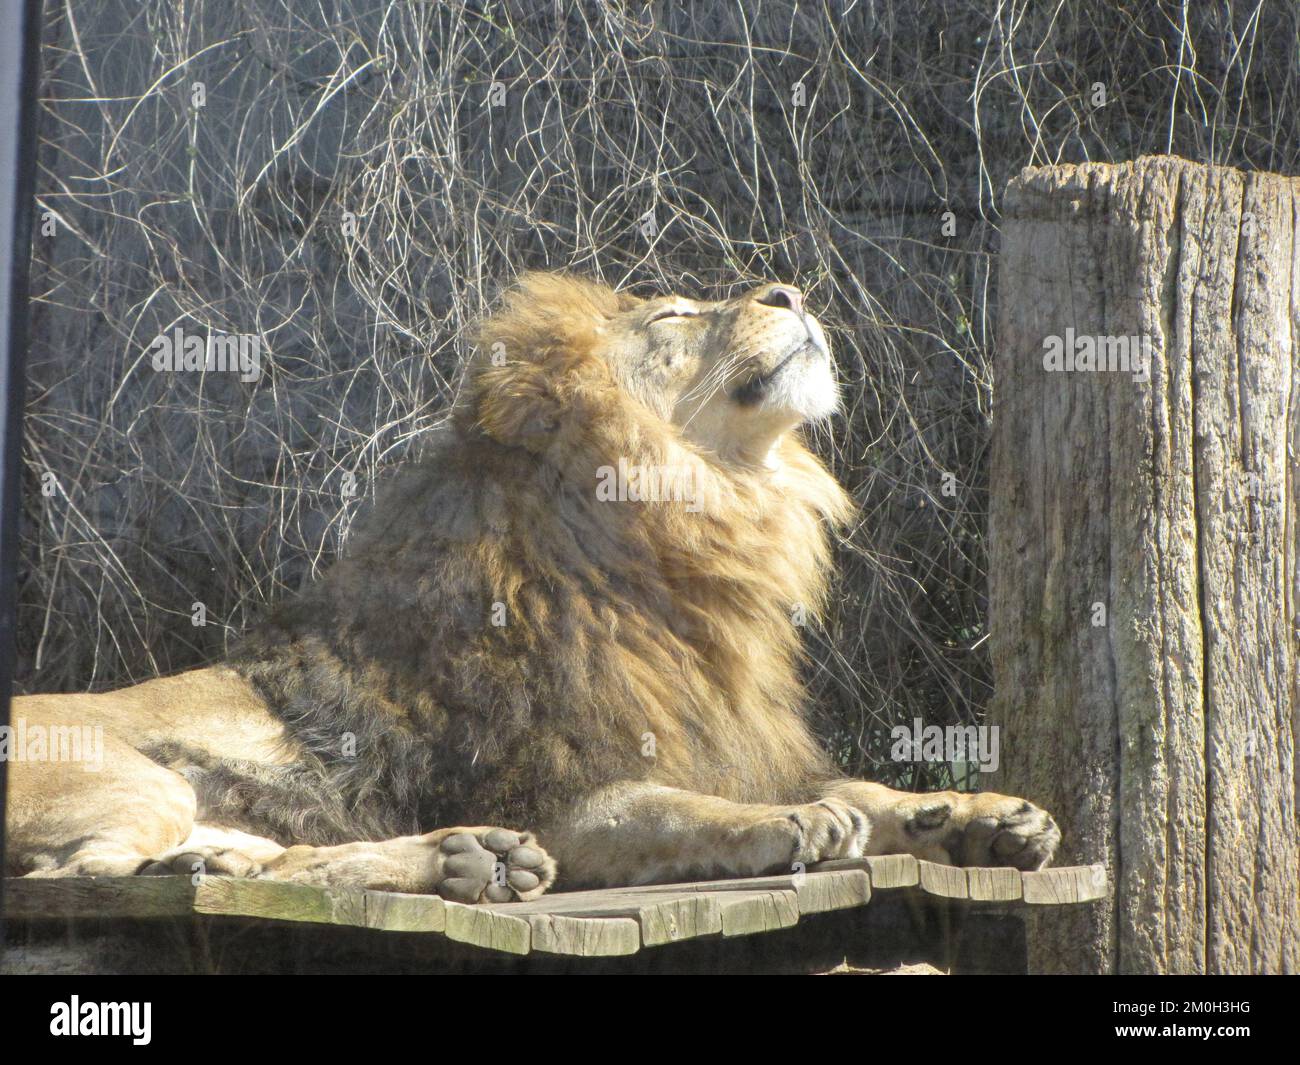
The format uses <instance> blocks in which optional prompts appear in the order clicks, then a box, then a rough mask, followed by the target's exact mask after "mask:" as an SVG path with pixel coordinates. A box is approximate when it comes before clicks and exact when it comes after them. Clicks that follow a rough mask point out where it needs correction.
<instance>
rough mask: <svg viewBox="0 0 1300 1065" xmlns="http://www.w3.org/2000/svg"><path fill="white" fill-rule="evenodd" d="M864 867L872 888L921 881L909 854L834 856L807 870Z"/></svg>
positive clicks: (899, 885) (821, 870)
mask: <svg viewBox="0 0 1300 1065" xmlns="http://www.w3.org/2000/svg"><path fill="white" fill-rule="evenodd" d="M844 869H865V870H866V871H867V873H868V875H870V877H871V886H872V888H873V889H880V888H900V887H915V886H916V885H917V884H919V883H920V882H921V871H920V867H919V866H918V865H917V862H916V859H915V858H913V857H912V856H911V855H910V854H881V855H872V856H871V857H869V858H836V859H834V860H833V861H829V862H818V863H817V864H816V865H814V866H812V867H810V869H809V872H823V871H837V870H844Z"/></svg>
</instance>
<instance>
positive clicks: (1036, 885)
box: [1020, 865, 1108, 906]
mask: <svg viewBox="0 0 1300 1065" xmlns="http://www.w3.org/2000/svg"><path fill="white" fill-rule="evenodd" d="M1020 880H1021V884H1022V886H1023V889H1024V899H1025V902H1027V903H1030V904H1032V905H1037V906H1044V905H1046V906H1056V905H1063V904H1066V903H1071V902H1091V901H1092V900H1094V899H1103V898H1105V897H1106V896H1107V894H1108V884H1107V880H1106V867H1105V866H1104V865H1074V866H1067V867H1065V868H1062V869H1040V870H1039V871H1038V872H1036V873H1021V874H1020Z"/></svg>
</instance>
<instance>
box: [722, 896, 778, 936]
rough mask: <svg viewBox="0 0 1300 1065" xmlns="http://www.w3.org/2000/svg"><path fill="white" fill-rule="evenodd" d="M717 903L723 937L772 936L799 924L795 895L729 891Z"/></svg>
mask: <svg viewBox="0 0 1300 1065" xmlns="http://www.w3.org/2000/svg"><path fill="white" fill-rule="evenodd" d="M706 897H707V896H706ZM717 901H718V912H719V913H720V914H721V916H722V934H723V935H724V936H746V935H752V934H754V933H756V932H773V931H776V930H777V929H778V928H791V927H793V926H794V925H796V924H798V923H799V898H798V896H797V895H796V894H795V893H794V892H793V891H753V892H750V891H728V892H724V893H720V894H719V895H718V896H717Z"/></svg>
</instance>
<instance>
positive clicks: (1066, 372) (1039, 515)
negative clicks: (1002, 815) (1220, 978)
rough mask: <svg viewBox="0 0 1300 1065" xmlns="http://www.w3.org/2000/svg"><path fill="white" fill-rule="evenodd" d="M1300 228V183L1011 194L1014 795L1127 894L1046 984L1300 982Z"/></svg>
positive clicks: (1034, 180)
mask: <svg viewBox="0 0 1300 1065" xmlns="http://www.w3.org/2000/svg"><path fill="white" fill-rule="evenodd" d="M1298 223H1300V179H1296V178H1288V177H1281V176H1278V175H1274V174H1259V173H1242V172H1239V171H1236V170H1231V169H1226V168H1222V167H1212V166H1204V165H1198V164H1194V163H1190V162H1187V161H1185V160H1181V159H1176V158H1171V157H1154V158H1143V159H1139V160H1138V161H1137V162H1136V163H1129V164H1123V165H1119V166H1111V165H1100V164H1086V165H1081V166H1060V167H1046V168H1041V169H1031V170H1026V171H1025V172H1024V173H1022V174H1021V176H1020V177H1019V178H1018V179H1016V180H1015V181H1013V182H1012V183H1011V185H1010V187H1009V188H1008V190H1007V195H1006V199H1005V217H1004V221H1003V247H1002V258H1001V267H1000V295H999V301H1000V325H999V338H998V348H999V350H998V356H997V362H996V396H995V417H994V432H993V466H992V473H991V486H992V499H991V533H990V550H991V556H992V557H991V567H990V593H991V603H990V630H991V645H992V654H993V666H994V673H995V691H996V695H995V699H994V705H993V708H992V711H991V723H993V724H998V725H1001V726H1002V732H1001V744H1002V759H1001V761H1002V772H1001V774H1000V778H999V779H998V780H997V781H996V786H997V787H998V788H999V789H1000V790H1005V791H1010V792H1013V793H1016V794H1023V795H1025V796H1026V797H1028V798H1031V799H1033V800H1035V801H1037V802H1039V803H1041V804H1042V805H1044V806H1046V807H1047V808H1049V809H1050V810H1052V811H1053V812H1054V813H1055V814H1056V816H1057V818H1058V820H1059V821H1060V824H1061V829H1062V832H1063V834H1064V843H1063V853H1062V854H1061V856H1060V857H1059V859H1058V860H1059V861H1061V862H1065V863H1071V864H1074V863H1079V862H1104V863H1105V864H1106V865H1107V866H1108V868H1109V869H1110V871H1111V878H1112V886H1111V891H1112V894H1111V898H1110V899H1109V900H1108V901H1106V902H1102V903H1098V904H1095V905H1092V906H1088V907H1080V908H1079V910H1078V911H1077V912H1074V913H1071V914H1069V915H1066V914H1064V913H1062V912H1059V911H1058V912H1055V913H1054V914H1053V915H1052V918H1051V920H1050V921H1049V920H1044V919H1042V918H1040V919H1038V920H1037V921H1036V922H1035V925H1036V927H1033V928H1031V930H1030V934H1031V942H1030V968H1031V971H1074V972H1080V971H1081V972H1106V971H1114V972H1190V973H1195V972H1214V973H1218V972H1232V973H1241V972H1295V971H1297V970H1300V843H1298V842H1297V841H1298V839H1300V830H1298V826H1297V819H1296V790H1297V777H1296V762H1295V748H1296V735H1297V726H1298V719H1297V707H1300V677H1298V676H1297V669H1298V665H1300V654H1298V653H1297V649H1298V643H1300V639H1298V636H1300V557H1298V550H1297V543H1298V541H1300V228H1298ZM1089 352H1092V354H1093V359H1094V360H1095V361H1094V363H1093V365H1094V366H1095V365H1096V364H1097V362H1099V363H1100V365H1102V366H1105V367H1108V368H1107V369H1096V368H1089V359H1088V355H1089ZM1058 355H1059V359H1058V358H1057V356H1058ZM1144 359H1148V360H1149V371H1148V373H1147V374H1145V375H1144V374H1143V372H1142V363H1143V360H1144ZM1058 367H1059V368H1058ZM1144 376H1145V378H1146V379H1145V380H1144Z"/></svg>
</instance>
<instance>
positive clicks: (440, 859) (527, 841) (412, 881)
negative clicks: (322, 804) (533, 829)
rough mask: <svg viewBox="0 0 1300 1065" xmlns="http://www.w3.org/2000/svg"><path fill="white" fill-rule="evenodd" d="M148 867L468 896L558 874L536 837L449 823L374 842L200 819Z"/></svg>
mask: <svg viewBox="0 0 1300 1065" xmlns="http://www.w3.org/2000/svg"><path fill="white" fill-rule="evenodd" d="M143 872H145V873H147V874H151V875H158V874H167V873H172V874H183V875H191V874H195V873H200V874H208V875H218V876H247V877H255V878H257V879H260V880H281V881H285V882H287V883H291V884H313V885H315V886H317V887H353V888H367V889H370V890H372V891H402V892H409V893H412V894H421V895H428V894H438V895H441V896H442V897H443V898H447V899H451V900H452V901H453V902H471V903H472V902H513V901H515V900H517V899H533V898H536V897H537V896H539V895H541V894H542V893H543V892H544V891H546V889H547V888H549V887H550V886H551V884H552V883H553V882H554V881H555V863H554V862H553V861H552V860H551V858H550V856H549V855H548V854H547V853H546V852H545V851H544V850H542V848H541V847H540V846H538V845H537V843H536V841H535V840H534V839H533V837H532V836H531V835H529V834H528V833H526V832H524V833H520V832H510V831H508V830H506V829H503V828H444V829H439V830H438V831H436V832H428V833H425V834H424V835H422V836H402V837H399V838H397V839H388V840H382V841H379V842H376V843H344V844H340V845H338V846H334V847H310V846H304V845H298V846H293V847H281V846H280V845H279V844H277V843H273V842H272V841H271V840H267V839H262V838H260V837H258V836H249V835H247V834H246V833H243V832H235V831H231V830H228V829H221V828H212V827H209V826H205V825H200V826H197V827H196V828H195V831H194V834H193V835H192V836H191V838H189V839H187V840H186V841H185V842H184V843H183V844H180V845H179V846H176V847H174V848H172V849H171V850H170V851H168V852H167V853H165V854H161V855H159V856H158V858H157V859H156V861H155V862H154V863H152V864H151V865H150V866H149V867H148V868H146V869H144V870H143Z"/></svg>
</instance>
